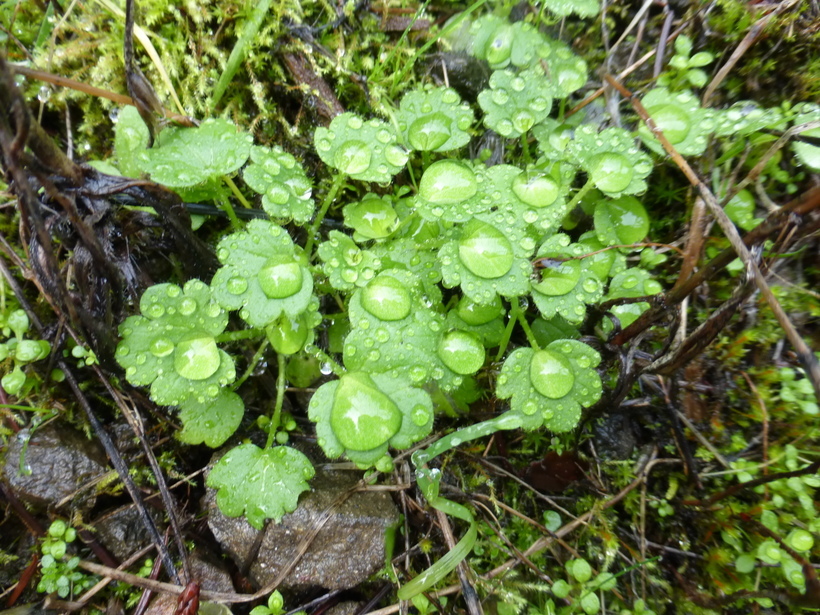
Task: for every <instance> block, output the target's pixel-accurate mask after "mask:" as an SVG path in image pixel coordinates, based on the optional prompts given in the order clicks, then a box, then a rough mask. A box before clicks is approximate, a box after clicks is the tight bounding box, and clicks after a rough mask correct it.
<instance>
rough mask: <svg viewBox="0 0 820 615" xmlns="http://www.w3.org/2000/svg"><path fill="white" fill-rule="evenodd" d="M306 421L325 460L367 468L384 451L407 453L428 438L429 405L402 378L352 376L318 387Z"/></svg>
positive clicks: (424, 394) (424, 395)
mask: <svg viewBox="0 0 820 615" xmlns="http://www.w3.org/2000/svg"><path fill="white" fill-rule="evenodd" d="M308 417H309V418H310V420H311V421H313V422H315V423H316V436H317V441H318V443H319V446H321V447H322V450H324V452H325V454H326V455H327V456H328V457H330V458H331V459H335V458H337V457H339V456H340V455H342V454H344V455H346V456H347V457H348V459H350V460H351V461H353V462H354V463H356V464H357V465H359V466H360V467H370V466H372V465H373V464H375V463H376V462H377V461H379V460H380V459H381V458H383V457H384V455H385V454H386V453H387V449H388V447H393V448H398V449H403V448H408V447H410V446H412V445H413V444H414V443H416V442H418V441H419V440H421V439H422V438H424V437H425V436H427V435H428V434H429V433H430V431H431V430H432V428H433V401H432V399H430V395H429V394H428V393H427V392H426V391H424V390H422V389H418V388H416V387H414V386H412V384H411V383H410V381H409V380H408V379H407V378H406V377H393V376H388V375H385V374H368V373H365V372H357V371H353V372H348V373H346V374H344V375H343V376H342V377H341V378H340V379H339V380H335V381H333V382H327V383H325V384H323V385H322V386H321V387H319V389H318V390H317V391H316V393H315V394H314V395H313V397H312V398H311V400H310V405H309V406H308Z"/></svg>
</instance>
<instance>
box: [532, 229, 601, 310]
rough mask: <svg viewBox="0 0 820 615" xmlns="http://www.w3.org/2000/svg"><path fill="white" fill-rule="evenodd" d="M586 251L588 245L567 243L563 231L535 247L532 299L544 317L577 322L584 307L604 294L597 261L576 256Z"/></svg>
mask: <svg viewBox="0 0 820 615" xmlns="http://www.w3.org/2000/svg"><path fill="white" fill-rule="evenodd" d="M588 252H589V249H588V247H587V245H585V244H580V243H572V244H571V243H570V238H569V236H567V235H564V234H563V233H559V234H556V235H553V236H552V237H550V238H549V239H547V240H546V241H545V242H544V243H543V244H542V245H541V247H540V248H539V249H538V254H537V256H538V263H539V265H540V267H541V269H540V270H539V273H538V274H537V275H539V279H537V280H533V281H532V282H531V284H532V298H533V301H534V302H535V305H536V306H537V307H538V311H539V312H541V315H542V316H543V317H544V318H547V319H549V318H552V317H553V316H555V315H556V314H560V315H561V316H562V317H563V318H564V319H566V320H567V322H569V323H572V324H579V323H581V322H582V321H583V320H584V317H585V316H586V306H587V305H590V304H592V303H597V302H598V300H599V299H600V298H601V296H602V295H603V294H604V287H603V280H601V279H600V278H599V277H598V275H597V273H596V271H600V270H599V269H596V268H595V266H596V264H597V261H594V260H590V259H587V258H576V257H580V256H583V255H585V254H587V253H588Z"/></svg>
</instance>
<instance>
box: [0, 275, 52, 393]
mask: <svg viewBox="0 0 820 615" xmlns="http://www.w3.org/2000/svg"><path fill="white" fill-rule="evenodd" d="M0 285H2V283H1V282H0ZM29 327H30V323H29V319H28V316H27V315H26V313H25V312H24V311H23V310H19V309H18V310H10V311H9V312H8V313H0V328H2V335H3V336H4V337H5V338H6V341H5V342H0V363H2V364H3V371H4V372H5V374H4V375H3V377H2V379H0V384H2V386H3V390H4V391H5V392H6V393H8V394H9V395H21V394H23V393H24V391H25V389H26V385H27V384H28V385H29V386H31V385H33V384H34V379H33V378H27V376H26V374H25V372H24V371H23V368H24V367H25V366H26V365H27V364H29V363H33V362H35V361H40V360H42V359H45V358H46V357H48V355H49V354H50V353H51V344H49V343H48V342H47V341H45V340H31V339H26V334H27V333H28V331H29Z"/></svg>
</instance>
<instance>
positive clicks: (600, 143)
mask: <svg viewBox="0 0 820 615" xmlns="http://www.w3.org/2000/svg"><path fill="white" fill-rule="evenodd" d="M568 154H569V156H570V157H571V159H573V160H574V161H575V162H576V163H577V164H578V165H580V166H581V167H582V168H583V169H584V171H586V172H587V174H588V175H589V179H590V180H591V181H592V182H593V183H594V184H595V187H596V188H598V190H600V191H601V192H603V193H604V194H606V195H607V196H611V197H618V196H621V195H622V194H638V193H640V192H644V191H645V190H646V182H645V181H644V180H645V179H646V177H647V176H648V175H649V174H650V173H651V172H652V160H651V159H650V158H649V156H648V155H647V154H645V153H643V152H642V151H641V150H640V149H639V148H638V146H637V145H636V144H635V139H634V138H633V137H632V135H631V134H630V133H628V132H627V131H626V130H624V129H623V128H615V127H613V128H606V129H604V130H602V131H601V132H598V130H597V128H596V127H595V126H592V125H589V124H584V125H583V126H579V127H578V128H576V130H575V137H574V139H573V140H572V141H571V142H570V144H569V147H568Z"/></svg>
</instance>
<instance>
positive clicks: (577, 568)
mask: <svg viewBox="0 0 820 615" xmlns="http://www.w3.org/2000/svg"><path fill="white" fill-rule="evenodd" d="M564 568H566V571H567V574H568V575H569V576H571V577H572V578H573V579H575V580H576V581H578V582H579V583H586V582H587V581H589V580H590V579H591V578H592V566H590V565H589V562H587V561H586V560H584V559H571V560H569V561H568V562H567V563H566V564H564Z"/></svg>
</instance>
